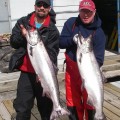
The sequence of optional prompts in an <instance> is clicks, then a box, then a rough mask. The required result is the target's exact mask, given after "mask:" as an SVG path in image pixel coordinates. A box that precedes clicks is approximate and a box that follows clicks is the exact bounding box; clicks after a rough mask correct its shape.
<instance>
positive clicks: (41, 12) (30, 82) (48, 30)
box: [9, 0, 59, 120]
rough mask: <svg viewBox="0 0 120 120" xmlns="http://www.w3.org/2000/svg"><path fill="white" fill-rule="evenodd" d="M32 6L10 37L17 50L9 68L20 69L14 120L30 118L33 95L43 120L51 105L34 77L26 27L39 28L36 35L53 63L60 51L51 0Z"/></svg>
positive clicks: (46, 118)
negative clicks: (28, 51)
mask: <svg viewBox="0 0 120 120" xmlns="http://www.w3.org/2000/svg"><path fill="white" fill-rule="evenodd" d="M34 7H35V11H34V12H32V13H30V14H28V15H27V16H25V17H22V18H20V19H19V20H18V21H17V23H16V24H15V26H14V28H13V30H12V35H11V38H10V44H11V46H12V47H13V48H15V49H16V52H15V53H14V54H13V56H12V57H11V60H10V64H9V69H10V70H11V71H12V70H14V69H19V70H20V71H21V74H20V78H19V80H18V86H17V96H16V99H15V100H14V102H13V106H14V108H15V110H16V113H17V116H16V120H30V117H31V109H32V108H33V105H34V99H35V98H36V100H37V107H38V110H39V112H40V115H41V119H42V120H49V119H50V114H51V111H52V107H53V103H52V101H51V99H49V98H48V97H46V96H42V91H43V88H42V86H41V84H40V83H39V82H37V80H36V74H35V71H34V69H33V67H32V65H31V63H30V59H29V57H28V53H27V40H26V38H25V34H26V30H27V29H30V30H35V29H38V34H39V35H40V36H41V38H42V40H43V43H44V45H45V47H46V50H47V52H48V55H49V57H50V59H51V61H52V62H53V64H55V66H56V65H57V55H58V52H59V40H58V38H59V31H58V29H57V27H56V26H55V19H54V18H55V13H54V11H53V9H51V7H50V0H36V1H35V5H34Z"/></svg>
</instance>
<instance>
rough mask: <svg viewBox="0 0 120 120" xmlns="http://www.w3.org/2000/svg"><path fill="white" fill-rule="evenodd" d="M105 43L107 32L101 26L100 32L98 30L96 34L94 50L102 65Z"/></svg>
mask: <svg viewBox="0 0 120 120" xmlns="http://www.w3.org/2000/svg"><path fill="white" fill-rule="evenodd" d="M105 43H106V37H105V34H104V32H103V30H102V29H101V28H99V30H98V32H97V31H96V35H95V38H94V40H93V50H94V54H95V57H96V59H97V62H98V64H99V66H100V67H101V66H102V65H103V62H104V54H105Z"/></svg>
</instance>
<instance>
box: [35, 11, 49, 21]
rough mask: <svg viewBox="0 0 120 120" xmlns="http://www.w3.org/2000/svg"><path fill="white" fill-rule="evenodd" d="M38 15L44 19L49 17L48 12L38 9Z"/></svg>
mask: <svg viewBox="0 0 120 120" xmlns="http://www.w3.org/2000/svg"><path fill="white" fill-rule="evenodd" d="M39 12H43V14H40V13H39ZM36 15H37V17H38V18H40V19H44V18H46V17H47V14H46V13H45V12H44V11H42V10H39V11H36Z"/></svg>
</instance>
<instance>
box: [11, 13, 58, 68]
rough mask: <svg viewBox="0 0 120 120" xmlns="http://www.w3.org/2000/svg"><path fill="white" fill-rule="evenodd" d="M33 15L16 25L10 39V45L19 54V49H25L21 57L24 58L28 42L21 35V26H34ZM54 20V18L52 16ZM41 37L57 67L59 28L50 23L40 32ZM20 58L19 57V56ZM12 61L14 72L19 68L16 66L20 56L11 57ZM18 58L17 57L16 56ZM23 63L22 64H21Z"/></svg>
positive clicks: (22, 19)
mask: <svg viewBox="0 0 120 120" xmlns="http://www.w3.org/2000/svg"><path fill="white" fill-rule="evenodd" d="M32 14H33V13H30V14H28V15H27V16H25V17H22V18H20V19H19V20H18V21H17V23H16V24H15V26H14V28H13V30H12V35H11V37H10V45H11V46H12V47H13V48H15V49H18V50H17V54H19V52H18V51H19V49H20V50H21V47H22V48H24V49H22V50H23V52H22V54H20V55H21V57H22V56H24V54H26V51H27V40H26V38H25V37H23V36H22V33H21V28H20V24H22V25H23V26H24V27H25V28H26V29H28V28H29V29H30V28H31V27H32V26H31V25H30V24H29V20H30V17H31V15H32ZM52 19H53V16H52ZM38 33H39V35H40V36H41V37H42V40H43V43H44V45H45V47H46V49H47V52H48V54H49V56H50V59H51V60H52V62H53V63H54V64H56V65H57V55H58V52H59V39H58V38H59V31H58V29H57V27H56V26H55V23H54V22H53V20H51V21H50V24H49V26H48V27H44V28H42V29H40V30H38ZM17 56H18V55H17ZM11 58H12V59H11V61H10V64H9V67H10V70H13V69H15V68H17V67H18V66H15V64H16V62H19V59H20V56H19V57H18V59H14V55H13V56H12V57H11ZM15 58H16V55H15ZM20 63H21V62H20Z"/></svg>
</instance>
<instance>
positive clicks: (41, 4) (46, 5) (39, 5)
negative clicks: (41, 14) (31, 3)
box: [36, 2, 50, 8]
mask: <svg viewBox="0 0 120 120" xmlns="http://www.w3.org/2000/svg"><path fill="white" fill-rule="evenodd" d="M36 6H37V7H42V6H43V7H44V8H48V7H50V5H48V4H46V3H44V2H39V3H37V4H36Z"/></svg>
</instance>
